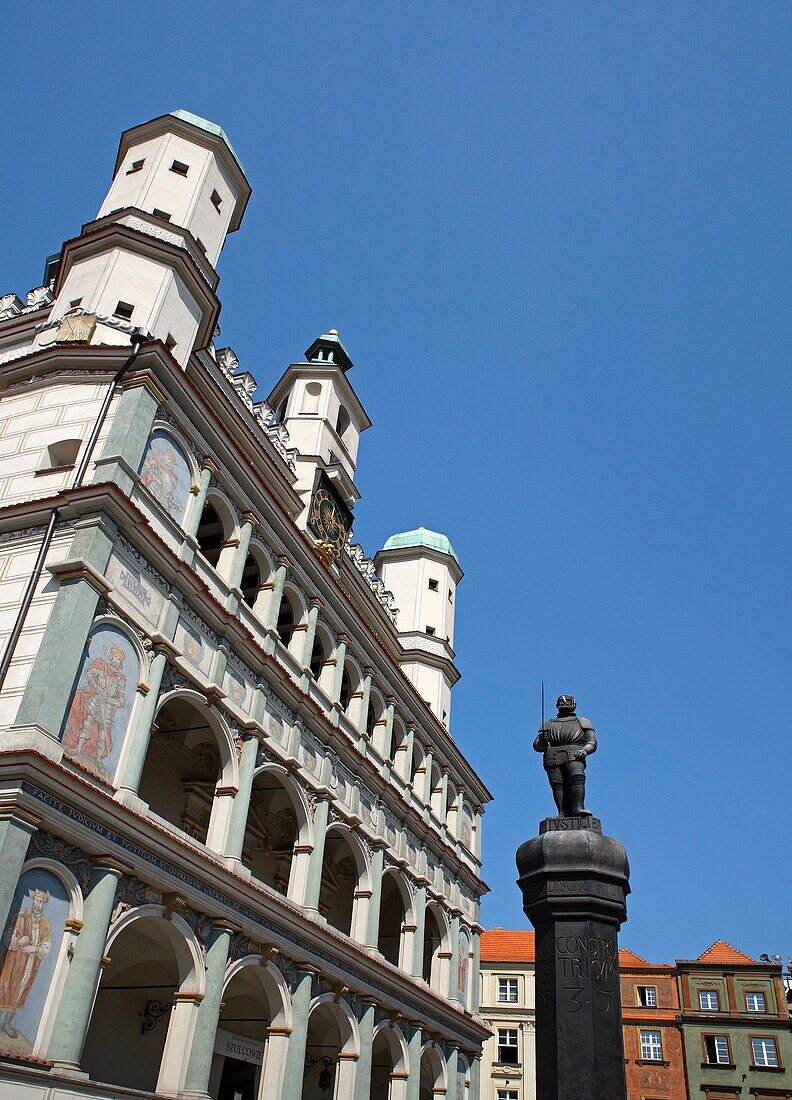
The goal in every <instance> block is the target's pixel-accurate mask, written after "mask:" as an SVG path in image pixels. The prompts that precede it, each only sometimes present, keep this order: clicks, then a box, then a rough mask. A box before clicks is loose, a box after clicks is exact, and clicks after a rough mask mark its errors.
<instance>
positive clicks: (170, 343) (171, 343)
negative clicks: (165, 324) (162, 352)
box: [165, 332, 176, 351]
mask: <svg viewBox="0 0 792 1100" xmlns="http://www.w3.org/2000/svg"><path fill="white" fill-rule="evenodd" d="M165 347H166V348H167V349H168V351H173V349H174V348H175V347H176V341H175V340H174V339H173V335H172V334H171V333H170V332H169V333H168V335H167V336H166V337H165Z"/></svg>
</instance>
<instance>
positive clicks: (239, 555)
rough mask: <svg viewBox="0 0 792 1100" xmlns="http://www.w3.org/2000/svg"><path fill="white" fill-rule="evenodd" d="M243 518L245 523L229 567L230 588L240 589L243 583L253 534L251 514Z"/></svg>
mask: <svg viewBox="0 0 792 1100" xmlns="http://www.w3.org/2000/svg"><path fill="white" fill-rule="evenodd" d="M242 518H243V519H244V521H245V522H244V523H243V524H242V525H241V526H240V528H239V540H238V542H237V545H236V546H235V547H234V553H233V556H232V558H231V564H230V565H229V567H228V577H227V578H226V579H227V581H228V587H229V588H239V585H240V583H241V581H242V574H243V573H244V571H245V561H246V560H247V552H248V548H249V547H250V538H251V536H252V534H253V517H252V516H251V515H250V513H249V512H246V513H245V515H244V516H243V517H242Z"/></svg>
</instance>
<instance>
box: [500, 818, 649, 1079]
mask: <svg viewBox="0 0 792 1100" xmlns="http://www.w3.org/2000/svg"><path fill="white" fill-rule="evenodd" d="M517 869H518V871H519V874H520V878H519V884H520V888H521V890H522V895H523V908H524V909H525V913H526V916H527V917H528V918H529V919H530V921H531V923H532V924H533V926H534V928H535V929H536V1075H537V1100H579V1098H580V1097H582V1096H585V1097H588V1098H590V1100H626V1096H627V1092H626V1084H625V1078H624V1048H623V1043H622V1024H621V1001H620V991H619V953H618V943H617V937H616V934H617V931H618V929H619V927H620V925H621V924H622V923H623V921H624V920H625V919H626V916H627V909H626V904H625V901H626V895H627V894H628V893H629V890H630V886H629V866H628V863H627V856H626V854H625V851H624V848H623V847H622V845H621V844H620V843H619V841H618V840H614V839H613V837H608V836H603V835H602V826H601V824H600V822H599V820H598V819H597V818H595V817H590V816H580V817H563V816H562V817H553V818H547V819H545V820H544V821H543V822H541V824H540V826H539V836H538V837H534V838H533V839H532V840H527V841H526V842H525V843H524V844H523V845H521V846H520V848H519V849H518V852H517Z"/></svg>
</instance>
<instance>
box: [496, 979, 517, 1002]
mask: <svg viewBox="0 0 792 1100" xmlns="http://www.w3.org/2000/svg"><path fill="white" fill-rule="evenodd" d="M498 1000H499V1001H500V1002H502V1003H503V1002H505V1003H506V1004H510V1005H516V1004H517V979H516V978H498Z"/></svg>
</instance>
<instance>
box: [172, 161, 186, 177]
mask: <svg viewBox="0 0 792 1100" xmlns="http://www.w3.org/2000/svg"><path fill="white" fill-rule="evenodd" d="M170 170H171V172H175V173H176V175H177V176H186V175H187V173H188V172H189V171H190V166H189V164H182V162H181V161H180V160H175V161H174V162H173V164H172V165H171V166H170Z"/></svg>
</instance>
